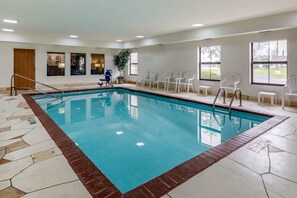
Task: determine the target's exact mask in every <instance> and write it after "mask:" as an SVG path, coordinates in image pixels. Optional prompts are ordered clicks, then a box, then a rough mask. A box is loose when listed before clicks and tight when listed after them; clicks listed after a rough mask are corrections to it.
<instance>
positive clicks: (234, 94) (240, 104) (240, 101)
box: [229, 88, 242, 113]
mask: <svg viewBox="0 0 297 198" xmlns="http://www.w3.org/2000/svg"><path fill="white" fill-rule="evenodd" d="M237 92H239V106H240V107H242V99H241V95H242V94H241V90H240V89H239V88H237V89H236V90H235V91H234V93H233V97H232V99H231V102H230V104H229V113H230V112H231V107H232V103H233V101H234V99H235V97H236V94H237Z"/></svg>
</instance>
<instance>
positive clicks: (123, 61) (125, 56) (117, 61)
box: [113, 49, 131, 84]
mask: <svg viewBox="0 0 297 198" xmlns="http://www.w3.org/2000/svg"><path fill="white" fill-rule="evenodd" d="M130 54H131V50H130V49H122V50H121V51H120V52H119V53H118V54H116V55H114V56H113V64H114V65H115V66H116V67H117V69H118V71H119V72H120V75H119V76H118V77H117V80H118V83H119V84H121V83H123V82H125V77H124V76H122V71H123V70H124V69H125V68H126V67H127V64H128V62H129V59H130Z"/></svg>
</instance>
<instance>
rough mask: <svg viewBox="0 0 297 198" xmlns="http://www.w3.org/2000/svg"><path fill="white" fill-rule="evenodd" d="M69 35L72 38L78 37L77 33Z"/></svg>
mask: <svg viewBox="0 0 297 198" xmlns="http://www.w3.org/2000/svg"><path fill="white" fill-rule="evenodd" d="M69 37H70V38H78V36H77V35H70V36H69Z"/></svg>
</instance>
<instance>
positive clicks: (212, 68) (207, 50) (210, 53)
mask: <svg viewBox="0 0 297 198" xmlns="http://www.w3.org/2000/svg"><path fill="white" fill-rule="evenodd" d="M199 77H200V80H220V79H221V47H220V46H211V47H200V48H199Z"/></svg>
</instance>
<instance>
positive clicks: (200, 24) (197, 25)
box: [192, 23, 204, 27]
mask: <svg viewBox="0 0 297 198" xmlns="http://www.w3.org/2000/svg"><path fill="white" fill-rule="evenodd" d="M192 26H193V27H201V26H204V24H202V23H196V24H193V25H192Z"/></svg>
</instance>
